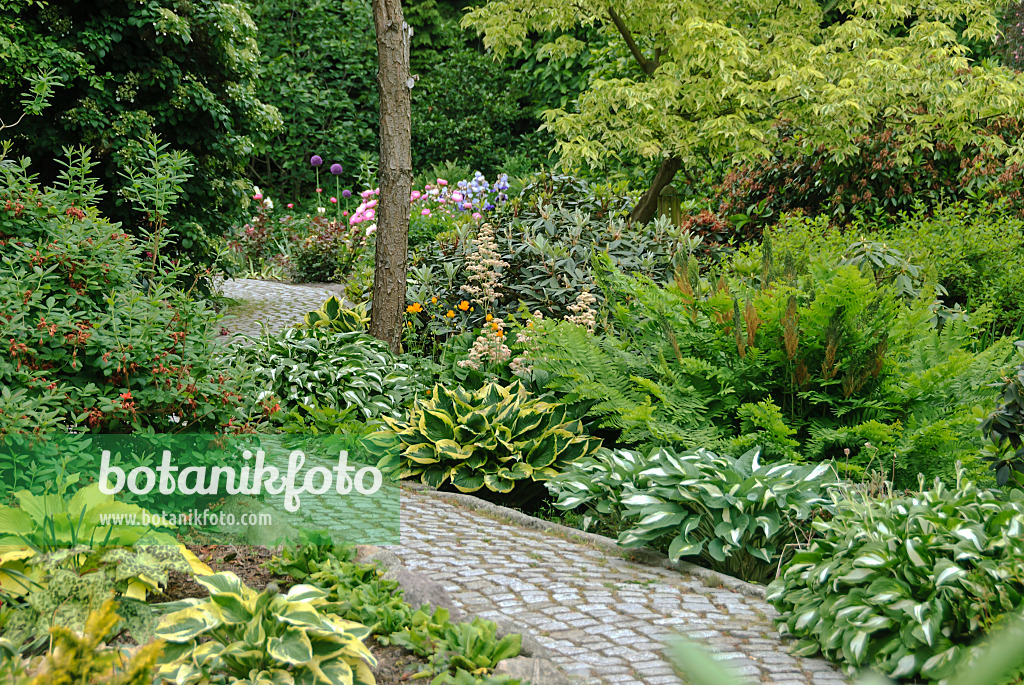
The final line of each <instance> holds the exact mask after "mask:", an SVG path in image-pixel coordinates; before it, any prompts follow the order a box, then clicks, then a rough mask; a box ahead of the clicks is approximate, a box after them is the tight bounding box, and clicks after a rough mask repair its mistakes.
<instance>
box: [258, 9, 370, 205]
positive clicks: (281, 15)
mask: <svg viewBox="0 0 1024 685" xmlns="http://www.w3.org/2000/svg"><path fill="white" fill-rule="evenodd" d="M252 19H253V21H254V22H255V24H256V26H257V27H258V29H259V36H260V56H259V70H260V71H259V73H260V77H259V80H258V81H257V82H256V96H257V97H258V98H260V100H261V101H263V102H266V103H267V104H270V105H273V106H274V107H276V108H277V109H278V111H279V112H280V113H281V119H282V121H283V125H282V127H281V128H280V129H279V130H278V131H276V132H275V133H274V135H273V136H272V137H269V138H268V139H267V140H266V141H265V142H263V143H261V144H259V145H257V147H256V151H255V154H254V155H253V157H252V160H251V162H250V165H249V172H250V173H251V174H252V175H253V177H254V178H255V179H258V183H259V185H261V186H267V187H269V188H273V189H274V190H275V191H276V192H277V193H278V194H280V195H286V196H289V197H292V198H297V197H299V195H300V188H301V187H302V186H303V184H305V183H307V182H308V178H309V176H308V174H309V158H310V156H311V155H313V154H314V153H317V154H321V155H324V157H325V158H328V159H329V161H330V162H334V161H338V162H342V164H343V165H344V166H347V167H351V168H350V169H348V170H347V173H346V174H344V175H343V178H344V180H345V181H346V184H348V183H351V182H353V181H354V180H355V176H354V172H355V171H356V169H355V168H354V167H355V165H354V164H351V163H346V159H347V160H350V161H354V157H355V155H356V153H357V152H358V151H359V150H367V149H372V148H374V147H376V129H377V117H378V114H377V107H378V101H377V100H378V97H377V82H376V73H377V59H376V58H377V52H376V39H375V34H374V28H373V15H372V13H371V7H370V3H369V2H365V1H364V0H343V2H328V1H326V0H316V1H315V2H311V3H307V4H306V5H304V6H303V7H302V8H301V11H300V10H299V9H297V8H296V7H295V5H294V4H293V3H291V2H286V1H282V0H257V1H256V2H254V3H252ZM340 27H345V30H343V31H342V30H339V28H340ZM314 146H315V149H314ZM325 153H326V154H325Z"/></svg>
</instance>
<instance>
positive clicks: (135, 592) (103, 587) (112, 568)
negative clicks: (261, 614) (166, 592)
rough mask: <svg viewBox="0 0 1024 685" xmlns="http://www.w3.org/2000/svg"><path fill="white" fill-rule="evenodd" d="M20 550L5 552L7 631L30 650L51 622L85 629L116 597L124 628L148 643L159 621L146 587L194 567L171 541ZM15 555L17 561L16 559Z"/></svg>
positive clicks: (161, 584) (153, 587) (150, 588)
mask: <svg viewBox="0 0 1024 685" xmlns="http://www.w3.org/2000/svg"><path fill="white" fill-rule="evenodd" d="M8 549H9V550H10V549H11V548H10V547H8ZM19 554H20V552H19V551H18V550H12V551H8V552H6V553H4V554H3V555H2V556H0V561H4V563H3V565H2V567H0V572H2V575H3V576H4V577H5V583H4V589H5V592H9V593H10V594H11V595H12V596H10V597H9V598H8V600H7V601H9V602H10V604H11V605H12V606H13V607H14V612H13V615H12V616H11V617H10V618H9V619H8V620H7V622H6V625H5V627H4V635H5V636H6V637H7V638H8V639H10V640H11V641H12V642H13V643H15V644H20V645H21V649H22V650H23V651H25V652H31V651H33V650H36V649H38V648H39V647H40V646H41V645H42V643H43V641H45V638H46V635H47V634H48V631H49V629H50V627H51V626H56V625H59V626H64V627H66V628H70V629H72V630H81V629H82V628H83V627H84V626H85V623H86V620H87V618H88V616H89V614H90V613H91V612H93V611H95V610H97V609H99V608H100V607H101V606H102V605H103V603H104V602H105V601H107V600H108V599H110V598H111V597H114V598H115V599H116V602H117V611H118V613H119V614H120V616H121V618H122V620H123V624H122V625H123V627H124V629H125V630H126V631H127V632H128V634H130V635H131V636H132V638H133V639H135V640H137V641H138V642H140V643H141V642H145V641H146V640H148V639H149V638H150V637H151V636H152V631H153V628H154V626H155V624H156V614H155V613H154V610H153V608H152V607H151V606H150V605H149V604H147V603H146V602H145V596H146V592H147V591H153V590H158V589H159V588H162V587H166V585H167V580H168V573H169V572H170V571H177V572H179V573H189V572H190V567H189V564H188V562H187V561H186V559H185V557H184V556H183V555H182V553H181V551H180V550H179V549H178V547H177V546H176V545H169V544H166V543H164V544H156V545H149V544H136V545H134V546H132V547H128V548H125V547H113V548H110V547H103V546H99V547H89V546H86V545H78V546H75V547H65V548H61V549H57V550H54V551H51V552H47V553H45V554H35V555H34V556H30V557H27V558H24V559H22V560H19V559H18V556H19ZM4 557H7V559H4ZM11 559H14V560H16V561H15V562H14V563H10V561H9V560H11Z"/></svg>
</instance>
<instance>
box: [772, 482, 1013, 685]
mask: <svg viewBox="0 0 1024 685" xmlns="http://www.w3.org/2000/svg"><path fill="white" fill-rule="evenodd" d="M837 499H838V498H837ZM813 525H814V528H815V529H816V530H817V531H818V532H819V535H820V536H819V537H818V538H816V539H815V540H813V541H812V543H811V545H810V547H809V548H808V549H807V550H806V551H802V552H799V553H798V554H796V555H795V556H794V557H793V560H792V562H791V563H790V565H789V566H788V567H787V568H786V569H785V570H784V571H783V574H782V576H781V577H780V578H779V579H778V580H776V581H775V582H774V583H772V584H771V586H770V587H769V589H768V599H769V600H770V601H771V602H773V603H774V604H775V606H776V608H778V609H779V611H780V612H781V614H782V617H781V618H780V619H778V620H779V621H780V623H783V624H784V629H785V630H786V631H788V632H789V633H791V634H792V635H794V636H795V637H797V638H799V642H797V644H796V650H797V651H798V652H799V653H801V654H805V655H810V654H815V653H818V652H821V653H822V654H824V655H825V656H826V657H828V658H830V659H837V660H839V659H841V660H842V661H843V663H845V664H847V665H848V666H849V667H850V668H851V669H861V668H869V667H870V668H874V669H875V670H877V671H879V672H881V673H884V674H887V675H888V676H890V677H891V678H899V679H916V678H920V679H924V680H929V681H935V680H940V679H942V678H945V677H948V676H949V675H950V674H951V673H952V672H953V671H954V670H955V667H956V665H957V663H958V662H960V661H961V659H963V658H964V657H965V656H966V655H967V653H968V650H969V646H970V645H971V644H972V643H973V642H975V641H976V640H977V638H979V637H980V636H981V635H982V634H983V632H984V631H985V630H986V629H987V627H988V626H989V625H990V624H991V622H992V621H993V619H995V618H996V617H998V616H999V615H1000V614H1003V613H1005V612H1010V611H1014V610H1016V609H1018V608H1019V607H1020V606H1021V599H1022V593H1024V536H1022V533H1024V501H1022V499H1021V498H1020V495H1018V494H1014V495H1013V496H1012V497H1011V499H1008V500H1007V499H1001V497H1000V495H999V494H998V493H995V492H991V491H986V490H981V489H978V488H977V487H976V486H975V485H974V484H972V483H970V482H966V481H964V480H963V479H962V475H961V477H960V479H958V482H957V485H956V487H955V488H948V487H945V486H943V485H942V484H941V483H940V482H938V481H936V483H935V485H934V487H933V488H931V489H929V490H924V489H923V483H922V491H921V492H919V493H916V494H910V495H906V496H900V497H890V498H887V499H882V500H873V499H867V498H862V497H854V498H852V499H846V500H838V501H837V503H836V515H835V517H834V518H832V519H831V520H828V521H825V520H819V521H815V522H814V523H813Z"/></svg>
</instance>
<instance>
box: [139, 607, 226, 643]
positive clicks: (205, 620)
mask: <svg viewBox="0 0 1024 685" xmlns="http://www.w3.org/2000/svg"><path fill="white" fill-rule="evenodd" d="M220 624H221V621H220V619H219V618H217V617H216V616H215V615H214V614H212V613H211V612H209V611H207V610H206V609H204V608H202V607H190V608H188V609H182V610H181V611H178V612H175V613H173V614H170V615H168V616H165V617H164V618H163V619H161V621H160V623H159V625H158V626H157V628H156V631H155V632H154V635H155V636H156V637H157V638H159V639H161V640H166V641H167V642H178V643H181V642H188V641H190V640H193V639H195V638H197V637H199V636H200V635H202V634H204V633H206V632H207V631H209V630H212V629H213V628H216V627H217V626H219V625H220Z"/></svg>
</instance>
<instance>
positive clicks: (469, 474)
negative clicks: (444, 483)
mask: <svg viewBox="0 0 1024 685" xmlns="http://www.w3.org/2000/svg"><path fill="white" fill-rule="evenodd" d="M451 479H452V485H454V486H455V487H456V488H457V489H458V490H459V492H476V491H477V490H479V489H480V488H482V487H483V486H484V474H483V472H482V471H478V470H476V469H474V468H471V467H469V466H468V465H465V464H463V465H460V466H456V467H455V468H453V469H452V472H451Z"/></svg>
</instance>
